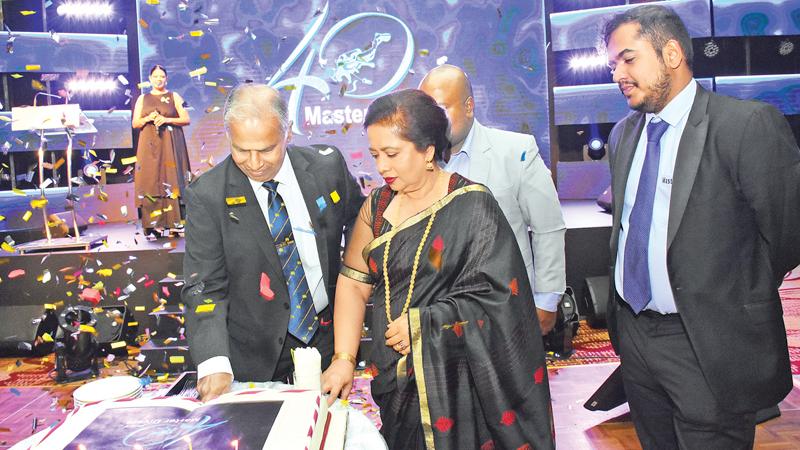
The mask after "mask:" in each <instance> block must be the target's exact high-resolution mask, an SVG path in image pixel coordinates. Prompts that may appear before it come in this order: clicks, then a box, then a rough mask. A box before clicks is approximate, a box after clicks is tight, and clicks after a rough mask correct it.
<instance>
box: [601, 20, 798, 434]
mask: <svg viewBox="0 0 800 450" xmlns="http://www.w3.org/2000/svg"><path fill="white" fill-rule="evenodd" d="M604 40H605V43H606V47H607V53H608V61H609V65H610V67H611V69H612V71H613V75H614V82H615V83H617V84H618V85H619V88H620V90H621V91H622V93H623V95H624V96H625V98H626V99H627V102H628V105H629V106H630V107H631V109H633V110H635V112H632V113H631V114H630V115H629V116H628V117H626V118H625V119H623V120H622V121H620V122H619V123H617V124H616V126H615V127H614V129H613V131H612V132H611V136H610V138H609V150H610V159H609V161H610V163H611V172H612V188H613V194H614V218H613V229H612V237H611V248H612V252H611V253H612V255H613V256H612V258H613V260H614V261H613V262H614V269H613V272H612V280H613V282H614V288H615V289H614V292H615V294H616V295H615V298H612V299H610V305H609V315H610V317H609V327H610V332H611V335H612V342H613V343H614V346H615V348H616V349H617V350H618V351H619V353H620V356H621V362H622V374H623V380H624V383H625V391H626V394H627V397H628V403H629V404H630V408H631V416H632V419H633V422H634V425H635V426H636V432H637V434H638V436H639V439H640V440H641V442H642V444H643V446H644V448H646V449H655V448H659V449H661V448H664V449H673V448H687V449H694V448H719V449H733V448H751V447H752V445H753V440H754V435H755V418H754V416H755V414H754V413H755V411H757V410H759V409H762V408H765V407H768V406H773V405H775V404H777V403H778V402H779V401H780V400H781V399H782V398H783V397H784V396H785V395H786V394H787V393H788V392H789V390H790V389H791V386H792V381H791V372H790V367H789V354H788V349H787V342H786V331H785V329H784V324H783V318H782V309H781V301H780V297H779V296H778V287H779V285H780V284H781V281H782V279H783V277H784V275H785V274H786V273H787V272H788V271H790V270H792V269H793V268H794V267H796V266H797V265H798V263H800V233H798V230H800V150H798V147H797V143H796V141H795V138H794V137H793V136H792V133H791V130H790V128H789V126H788V123H787V121H786V120H785V118H784V117H783V116H782V115H781V114H780V112H779V111H777V110H776V109H775V108H773V107H771V106H769V105H766V104H763V103H759V102H753V101H741V100H736V99H732V98H729V97H724V96H721V95H716V94H714V93H712V92H708V91H706V90H705V89H703V88H702V87H701V86H700V85H698V84H697V82H696V81H695V80H694V79H693V76H692V44H691V40H690V39H689V35H688V33H687V32H686V28H685V26H684V25H683V23H682V21H681V20H680V18H679V17H678V16H677V15H676V14H675V13H674V12H673V11H672V10H670V9H668V8H665V7H663V6H657V5H645V6H639V7H636V8H633V9H629V10H627V11H625V12H623V13H621V14H619V15H617V16H615V17H614V18H613V19H611V20H610V21H609V22H608V23H607V25H606V27H605V33H604Z"/></svg>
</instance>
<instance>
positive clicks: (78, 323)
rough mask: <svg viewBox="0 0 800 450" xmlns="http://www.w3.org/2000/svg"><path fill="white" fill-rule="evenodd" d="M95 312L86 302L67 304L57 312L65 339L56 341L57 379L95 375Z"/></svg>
mask: <svg viewBox="0 0 800 450" xmlns="http://www.w3.org/2000/svg"><path fill="white" fill-rule="evenodd" d="M96 323H97V316H96V315H95V313H94V310H93V309H92V308H90V307H88V306H67V307H66V308H64V311H62V312H61V314H60V315H59V316H58V325H59V327H60V328H61V330H62V332H63V334H64V339H63V341H61V342H58V343H56V382H58V383H68V382H71V381H77V380H83V379H86V378H90V377H97V375H98V374H99V370H98V365H97V358H96V355H97V348H98V344H97V339H96V338H95V333H96V331H95V328H94V327H95V324H96Z"/></svg>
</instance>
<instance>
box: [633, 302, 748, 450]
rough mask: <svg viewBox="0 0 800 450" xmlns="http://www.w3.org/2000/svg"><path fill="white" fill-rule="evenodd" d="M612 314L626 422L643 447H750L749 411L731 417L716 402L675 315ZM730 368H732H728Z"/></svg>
mask: <svg viewBox="0 0 800 450" xmlns="http://www.w3.org/2000/svg"><path fill="white" fill-rule="evenodd" d="M617 301H618V302H619V303H620V304H621V305H622V307H621V308H620V310H619V312H618V313H617V327H618V335H619V347H620V349H619V350H620V358H621V365H622V378H623V381H624V384H625V394H626V395H627V397H628V404H629V405H630V409H631V418H632V419H633V424H634V426H635V427H636V434H637V435H638V436H639V440H640V441H641V443H642V447H643V448H644V449H646V450H648V449H692V450H694V449H703V450H711V449H720V450H722V449H724V450H734V449H751V448H753V440H754V439H755V427H756V422H755V412H753V413H748V414H734V413H731V412H728V411H724V410H722V409H721V408H720V406H719V405H718V404H717V401H716V399H715V398H714V395H713V394H712V392H711V389H710V388H709V387H708V383H706V379H705V377H704V376H703V372H702V371H701V370H700V365H699V363H698V361H697V357H696V356H695V353H694V351H693V350H692V346H691V343H690V342H689V338H688V337H687V335H686V330H685V328H684V327H683V323H682V322H681V318H680V315H678V314H668V315H661V314H658V313H655V312H653V311H642V313H640V314H639V315H638V316H637V315H634V314H633V311H632V310H631V309H630V307H628V305H627V303H625V302H624V301H623V300H621V299H619V297H618V298H617ZM731 370H736V369H735V368H734V367H732V368H731Z"/></svg>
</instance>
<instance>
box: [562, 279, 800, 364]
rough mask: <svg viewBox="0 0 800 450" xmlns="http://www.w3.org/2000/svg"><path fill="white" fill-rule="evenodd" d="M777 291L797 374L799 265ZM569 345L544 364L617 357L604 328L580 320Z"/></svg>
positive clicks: (799, 356) (799, 349) (799, 355)
mask: <svg viewBox="0 0 800 450" xmlns="http://www.w3.org/2000/svg"><path fill="white" fill-rule="evenodd" d="M779 292H780V296H781V303H782V304H783V322H784V324H785V325H786V338H787V341H788V343H789V358H790V360H791V364H792V374H794V375H800V267H798V268H797V269H795V270H794V271H792V272H790V273H789V274H787V275H786V277H785V278H784V280H783V284H782V285H781V287H780V291H779ZM572 345H573V347H574V349H575V353H574V354H573V355H572V356H571V357H570V358H569V359H563V360H559V359H553V360H549V361H548V367H551V368H556V367H567V366H577V365H584V364H597V363H607V362H618V361H619V358H618V357H617V356H616V355H615V354H614V350H613V349H612V348H611V343H610V342H609V340H608V331H607V330H604V329H593V328H591V327H589V326H588V325H587V324H586V321H581V324H580V328H579V329H578V334H577V335H576V336H575V337H574V338H573V340H572Z"/></svg>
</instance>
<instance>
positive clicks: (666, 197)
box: [614, 79, 697, 314]
mask: <svg viewBox="0 0 800 450" xmlns="http://www.w3.org/2000/svg"><path fill="white" fill-rule="evenodd" d="M696 93H697V83H696V82H695V81H694V79H693V80H692V81H691V82H690V83H689V84H688V85H687V86H686V87H685V88H683V90H682V91H681V92H680V93H679V94H678V95H677V96H676V97H675V98H673V99H672V100H671V101H670V102H669V103H668V104H667V106H666V107H664V109H663V110H662V111H661V113H660V114H658V117H659V118H660V119H661V120H664V121H666V122H667V123H668V124H669V128H667V131H666V132H664V134H663V135H662V136H661V141H660V144H661V157H660V159H659V165H658V184H657V186H656V192H655V198H654V199H653V221H652V223H651V224H650V241H649V244H648V265H649V268H650V290H651V292H652V299H651V300H650V302H649V303H648V304H647V305H646V306H645V307H644V309H650V310H653V311H657V312H659V313H661V314H670V313H676V312H678V310H677V308H676V306H675V297H674V296H673V295H672V286H671V284H670V281H669V273H668V272H667V224H668V223H669V203H670V196H671V195H672V174H673V172H674V170H675V160H676V157H677V155H678V146H679V144H680V139H681V136H682V135H683V129H684V128H685V126H686V121H687V120H688V118H689V111H691V109H692V104H693V103H694V97H695V94H696ZM654 117H656V115H655V114H651V113H648V114H646V115H645V127H644V130H643V132H642V135H641V136H640V137H639V142H638V144H637V146H636V153H635V154H634V156H633V162H632V163H631V170H630V172H629V173H628V180H627V182H626V185H625V199H624V203H623V206H622V219H621V220H622V226H621V227H620V231H619V245H618V246H617V263H616V266H615V271H614V282H615V284H616V288H617V292H618V293H619V295H620V296H621V297H622V298H623V299H624V298H625V292H624V289H623V286H624V285H623V284H622V283H623V279H624V275H625V274H624V270H623V269H624V267H625V243H626V241H627V229H628V226H629V221H630V217H631V209H632V208H633V204H634V202H635V201H636V191H637V190H638V188H639V177H640V176H641V174H642V167H643V166H644V157H645V153H646V152H647V124H649V123H650V121H651V120H652V119H653V118H654Z"/></svg>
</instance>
